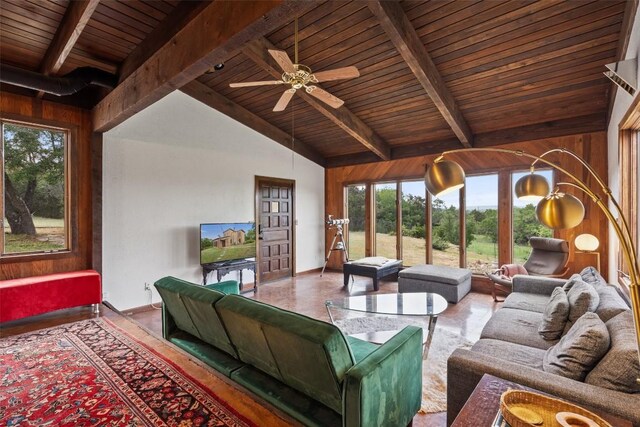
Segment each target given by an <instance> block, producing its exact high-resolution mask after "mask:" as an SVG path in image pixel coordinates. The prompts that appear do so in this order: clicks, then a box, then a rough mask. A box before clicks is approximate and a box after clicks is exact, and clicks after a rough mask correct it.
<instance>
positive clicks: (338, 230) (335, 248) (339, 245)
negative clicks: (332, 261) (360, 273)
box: [320, 224, 349, 277]
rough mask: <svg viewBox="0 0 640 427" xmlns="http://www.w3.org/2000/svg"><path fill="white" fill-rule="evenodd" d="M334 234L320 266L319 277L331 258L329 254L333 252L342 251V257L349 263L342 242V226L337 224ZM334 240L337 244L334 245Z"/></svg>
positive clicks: (344, 244)
mask: <svg viewBox="0 0 640 427" xmlns="http://www.w3.org/2000/svg"><path fill="white" fill-rule="evenodd" d="M335 227H336V234H335V235H334V236H333V241H332V242H331V247H330V248H329V252H327V257H326V258H325V260H324V266H322V271H321V272H320V277H322V275H323V274H324V270H325V268H327V263H328V262H329V258H331V252H333V251H344V255H345V257H346V258H347V262H349V254H348V253H347V245H346V243H345V241H344V234H343V232H342V224H337V225H336V226H335ZM336 240H338V242H337V243H336Z"/></svg>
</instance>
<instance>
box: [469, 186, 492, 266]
mask: <svg viewBox="0 0 640 427" xmlns="http://www.w3.org/2000/svg"><path fill="white" fill-rule="evenodd" d="M464 190H465V200H466V203H465V204H466V209H465V220H466V230H467V233H466V235H467V268H468V269H470V270H471V271H472V272H473V273H477V274H483V273H486V272H489V271H491V270H495V269H496V268H498V175H497V174H491V175H478V176H467V178H466V183H465V186H464Z"/></svg>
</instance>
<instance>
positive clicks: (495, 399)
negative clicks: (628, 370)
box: [451, 374, 633, 427]
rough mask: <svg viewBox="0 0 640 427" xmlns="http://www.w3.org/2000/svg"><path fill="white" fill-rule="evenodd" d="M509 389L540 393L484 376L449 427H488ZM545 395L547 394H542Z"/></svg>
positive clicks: (624, 424) (615, 421)
mask: <svg viewBox="0 0 640 427" xmlns="http://www.w3.org/2000/svg"><path fill="white" fill-rule="evenodd" d="M509 389H516V390H527V391H534V392H537V393H542V392H540V391H538V390H535V389H532V388H530V387H525V386H523V385H520V384H517V383H514V382H511V381H507V380H503V379H502V378H497V377H494V376H492V375H489V374H484V376H483V377H482V379H481V380H480V382H479V383H478V385H477V386H476V388H475V390H473V393H472V394H471V396H469V399H468V400H467V403H465V404H464V406H463V407H462V410H461V411H460V413H459V414H458V416H457V417H456V419H455V420H454V421H453V424H451V427H490V426H491V423H493V420H494V419H495V417H496V414H497V413H498V410H499V409H500V396H502V393H504V392H505V391H507V390H509ZM542 394H547V393H542ZM587 409H589V410H590V411H592V412H594V413H596V414H598V415H599V416H601V417H602V418H604V419H605V420H607V421H608V422H609V423H611V425H613V426H616V427H633V424H632V423H631V422H630V421H626V420H623V419H621V418H618V417H616V416H613V415H611V414H607V413H605V412H602V411H594V410H592V409H591V408H587Z"/></svg>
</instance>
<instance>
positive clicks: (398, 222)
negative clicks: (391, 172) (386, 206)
mask: <svg viewBox="0 0 640 427" xmlns="http://www.w3.org/2000/svg"><path fill="white" fill-rule="evenodd" d="M396 259H402V183H401V181H396Z"/></svg>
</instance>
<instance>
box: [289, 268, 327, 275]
mask: <svg viewBox="0 0 640 427" xmlns="http://www.w3.org/2000/svg"><path fill="white" fill-rule="evenodd" d="M321 271H322V267H318V268H312V269H310V270H305V271H297V272H296V276H308V275H309V274H320V272H321ZM326 271H329V269H327V270H326Z"/></svg>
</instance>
